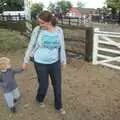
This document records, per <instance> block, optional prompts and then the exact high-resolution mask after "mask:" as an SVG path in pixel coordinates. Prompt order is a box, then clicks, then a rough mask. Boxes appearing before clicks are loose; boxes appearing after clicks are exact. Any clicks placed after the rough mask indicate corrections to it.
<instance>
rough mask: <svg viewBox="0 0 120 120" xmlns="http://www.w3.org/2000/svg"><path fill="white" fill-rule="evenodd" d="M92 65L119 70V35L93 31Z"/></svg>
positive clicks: (97, 30)
mask: <svg viewBox="0 0 120 120" xmlns="http://www.w3.org/2000/svg"><path fill="white" fill-rule="evenodd" d="M92 57H93V58H92V59H93V61H92V63H93V64H94V65H97V64H100V65H104V66H107V67H111V68H115V69H119V70H120V33H116V32H105V31H99V29H98V28H96V29H95V30H94V40H93V56H92Z"/></svg>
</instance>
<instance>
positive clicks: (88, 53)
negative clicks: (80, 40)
mask: <svg viewBox="0 0 120 120" xmlns="http://www.w3.org/2000/svg"><path fill="white" fill-rule="evenodd" d="M92 50H93V28H88V29H86V43H85V61H88V62H90V61H92Z"/></svg>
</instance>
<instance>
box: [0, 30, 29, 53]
mask: <svg viewBox="0 0 120 120" xmlns="http://www.w3.org/2000/svg"><path fill="white" fill-rule="evenodd" d="M27 42H28V40H27V39H26V38H25V37H24V36H21V35H20V33H19V32H16V31H10V30H7V29H0V51H16V50H19V49H22V48H25V47H26V46H27Z"/></svg>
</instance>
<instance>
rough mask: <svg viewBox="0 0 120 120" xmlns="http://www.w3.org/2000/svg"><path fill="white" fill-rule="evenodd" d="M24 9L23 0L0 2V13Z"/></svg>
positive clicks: (3, 0) (2, 0) (4, 0)
mask: <svg viewBox="0 0 120 120" xmlns="http://www.w3.org/2000/svg"><path fill="white" fill-rule="evenodd" d="M23 9H24V0H0V11H1V12H2V11H4V10H7V11H19V10H23Z"/></svg>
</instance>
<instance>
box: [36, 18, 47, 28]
mask: <svg viewBox="0 0 120 120" xmlns="http://www.w3.org/2000/svg"><path fill="white" fill-rule="evenodd" d="M38 23H39V25H40V26H41V27H43V28H46V29H47V28H48V25H49V23H48V22H45V21H44V20H42V19H40V18H39V19H38Z"/></svg>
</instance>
